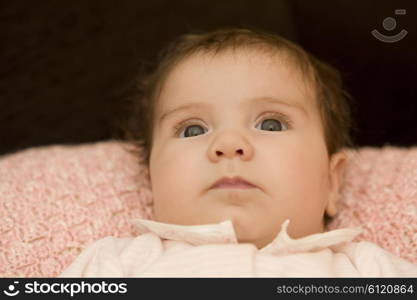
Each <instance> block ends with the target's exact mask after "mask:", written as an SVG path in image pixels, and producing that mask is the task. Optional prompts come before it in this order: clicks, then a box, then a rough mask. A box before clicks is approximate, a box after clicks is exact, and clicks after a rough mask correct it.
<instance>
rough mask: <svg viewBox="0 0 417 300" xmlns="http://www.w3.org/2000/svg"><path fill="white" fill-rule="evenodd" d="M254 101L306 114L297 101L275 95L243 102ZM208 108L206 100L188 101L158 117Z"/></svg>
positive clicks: (161, 119) (252, 102)
mask: <svg viewBox="0 0 417 300" xmlns="http://www.w3.org/2000/svg"><path fill="white" fill-rule="evenodd" d="M254 103H256V104H264V103H271V104H280V105H284V106H287V107H288V108H292V109H297V110H299V111H301V112H303V113H304V114H305V115H306V116H307V115H308V114H307V110H306V109H305V108H304V106H303V105H301V104H299V103H288V102H286V101H284V100H281V99H278V98H275V97H265V96H264V97H254V98H251V99H249V100H248V101H246V102H245V104H246V105H253V104H254ZM205 108H206V109H209V108H211V105H210V104H209V103H206V102H190V103H186V104H183V105H180V106H178V107H176V108H174V109H171V110H168V111H166V112H165V113H163V114H162V116H161V117H160V119H159V122H160V123H162V122H163V121H164V119H166V118H167V117H168V116H169V115H173V114H175V113H177V112H179V111H184V110H202V109H205Z"/></svg>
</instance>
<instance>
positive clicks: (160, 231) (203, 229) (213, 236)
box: [130, 219, 362, 255]
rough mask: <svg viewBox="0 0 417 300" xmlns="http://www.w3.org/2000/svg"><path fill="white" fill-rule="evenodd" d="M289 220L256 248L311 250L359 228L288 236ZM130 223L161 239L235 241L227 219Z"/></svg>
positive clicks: (275, 252) (349, 235)
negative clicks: (187, 223)
mask: <svg viewBox="0 0 417 300" xmlns="http://www.w3.org/2000/svg"><path fill="white" fill-rule="evenodd" d="M289 222H290V220H286V221H284V222H283V223H282V225H281V230H280V232H279V233H278V235H277V236H276V238H275V239H274V240H273V241H272V242H271V243H269V244H268V245H266V246H265V247H263V248H262V249H260V252H262V253H267V254H272V255H279V254H290V253H297V252H307V251H315V250H320V249H323V248H327V247H330V246H334V245H336V244H340V243H343V242H349V241H351V240H352V239H353V238H354V237H355V236H357V235H358V234H360V233H361V232H362V229H361V228H359V227H355V228H344V229H336V230H332V231H327V232H323V233H315V234H311V235H308V236H305V237H302V238H299V239H292V238H291V237H290V236H289V235H288V233H287V228H288V224H289ZM130 223H131V224H132V225H134V226H135V227H136V228H137V229H138V230H139V232H140V233H146V232H152V233H154V234H156V235H158V236H159V237H160V238H162V239H167V240H174V241H182V242H187V243H189V244H192V245H195V246H199V245H206V244H237V243H238V241H237V238H236V234H235V231H234V228H233V224H232V222H231V221H230V220H227V221H224V222H220V223H217V224H205V225H175V224H167V223H162V222H156V221H151V220H145V219H132V220H130Z"/></svg>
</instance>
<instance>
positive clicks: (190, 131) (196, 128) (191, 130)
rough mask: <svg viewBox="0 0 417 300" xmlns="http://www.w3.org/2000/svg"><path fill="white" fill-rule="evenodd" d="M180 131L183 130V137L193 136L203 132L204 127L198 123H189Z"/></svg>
mask: <svg viewBox="0 0 417 300" xmlns="http://www.w3.org/2000/svg"><path fill="white" fill-rule="evenodd" d="M182 132H184V136H183V137H193V136H197V135H200V134H204V128H203V127H202V126H200V125H191V126H187V127H185V129H184V131H182Z"/></svg>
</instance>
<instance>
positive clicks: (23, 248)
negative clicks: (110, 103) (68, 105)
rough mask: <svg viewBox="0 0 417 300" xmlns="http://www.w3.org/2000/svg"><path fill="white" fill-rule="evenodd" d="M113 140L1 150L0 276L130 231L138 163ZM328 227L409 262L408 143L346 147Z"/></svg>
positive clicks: (48, 264) (138, 205)
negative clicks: (354, 230)
mask: <svg viewBox="0 0 417 300" xmlns="http://www.w3.org/2000/svg"><path fill="white" fill-rule="evenodd" d="M125 146H126V145H124V144H122V143H120V142H116V141H105V142H100V143H93V144H84V145H73V146H63V145H57V146H48V147H39V148H32V149H28V150H25V151H21V152H18V153H15V154H11V155H8V156H3V157H0V277H55V276H58V275H59V274H60V273H61V272H62V270H63V269H64V268H65V267H67V266H68V265H69V264H70V263H71V262H72V261H73V260H74V259H75V258H76V257H77V256H78V255H79V254H80V252H81V251H82V250H83V249H85V248H86V246H87V245H89V244H91V243H93V242H94V241H96V240H99V239H102V238H104V237H107V236H114V237H124V238H128V237H135V236H137V235H138V230H137V228H135V227H134V226H132V225H131V224H129V220H130V219H132V218H145V219H149V218H150V217H151V216H152V194H151V191H150V190H149V186H148V183H147V181H146V179H145V177H146V176H145V175H146V170H145V169H144V168H143V167H142V166H140V165H139V164H138V159H137V158H135V157H133V156H132V155H131V154H130V153H128V152H127V151H125V149H124V148H126V147H125ZM341 192H342V194H341V199H340V203H339V214H338V216H337V217H336V218H335V219H334V220H333V221H332V222H331V223H330V224H329V229H331V230H333V229H336V228H345V227H357V226H361V227H362V228H363V232H362V233H361V234H359V235H358V236H357V237H356V238H355V239H354V241H356V242H358V241H370V242H374V243H376V244H378V245H379V246H381V247H382V248H384V249H386V250H387V251H390V252H391V253H393V254H394V255H396V256H399V257H402V258H404V259H406V260H408V261H411V262H414V263H417V148H395V147H384V148H361V149H359V151H358V153H357V154H354V153H351V156H350V159H349V161H348V164H347V172H346V179H345V182H344V184H343V187H342V191H341Z"/></svg>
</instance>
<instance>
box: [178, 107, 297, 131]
mask: <svg viewBox="0 0 417 300" xmlns="http://www.w3.org/2000/svg"><path fill="white" fill-rule="evenodd" d="M268 117H274V118H275V119H276V120H277V121H280V122H283V123H284V125H285V126H286V127H287V129H291V128H292V125H293V123H292V121H291V120H290V119H289V118H288V117H287V116H286V115H284V114H282V113H278V112H267V113H265V114H264V116H263V117H262V118H261V120H260V122H261V121H263V120H265V119H267V118H268ZM258 123H259V122H258ZM189 125H201V124H198V122H197V121H196V120H195V119H188V120H185V121H182V122H180V123H178V124H177V125H175V126H174V132H175V135H176V136H178V134H179V133H180V132H181V130H182V129H184V128H186V127H187V126H189Z"/></svg>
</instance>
